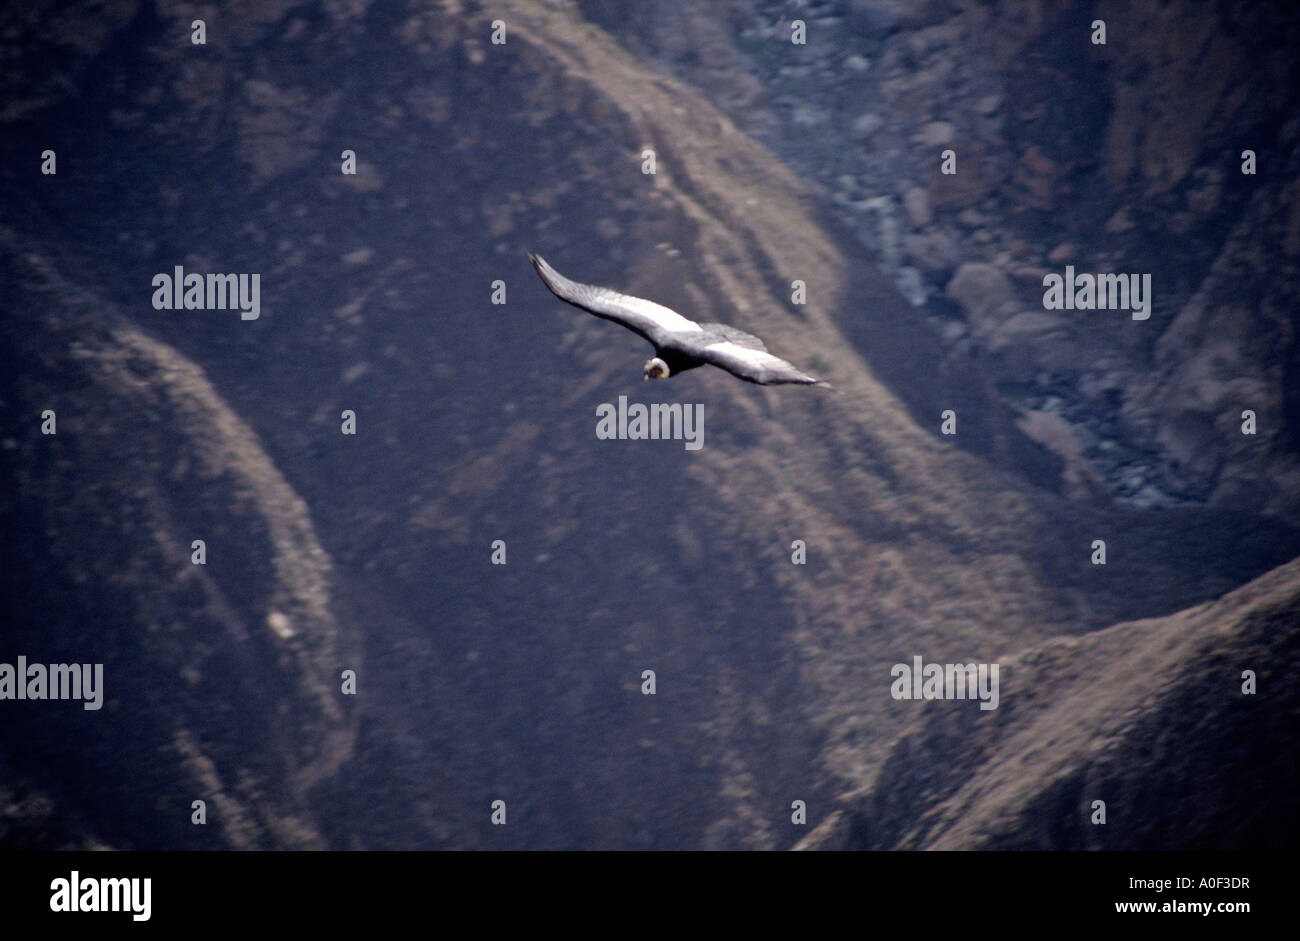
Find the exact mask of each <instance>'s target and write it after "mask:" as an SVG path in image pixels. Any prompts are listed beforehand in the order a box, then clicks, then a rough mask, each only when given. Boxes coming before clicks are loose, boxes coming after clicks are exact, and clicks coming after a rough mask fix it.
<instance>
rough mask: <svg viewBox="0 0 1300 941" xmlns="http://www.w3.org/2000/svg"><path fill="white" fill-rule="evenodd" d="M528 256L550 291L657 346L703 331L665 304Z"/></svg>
mask: <svg viewBox="0 0 1300 941" xmlns="http://www.w3.org/2000/svg"><path fill="white" fill-rule="evenodd" d="M528 258H529V260H531V261H532V263H533V267H534V268H536V269H537V273H538V274H539V275H540V276H541V278H542V281H543V282H545V284H546V286H547V287H548V288H550V289H551V293H552V294H554V295H555V296H556V297H558V298H559V299H560V300H562V301H567V302H568V303H570V304H572V305H573V306H574V307H581V308H582V309H583V310H585V311H586V312H587V313H589V314H595V315H596V316H597V317H601V318H603V319H605V320H612V321H614V323H617V324H622V325H623V326H624V327H627V328H628V329H629V330H632V331H634V332H635V333H639V334H640V335H641V336H643V337H645V338H646V339H647V340H649V341H650V342H651V343H653V344H654V345H655V348H656V349H658V348H659V347H665V346H666V347H680V346H681V344H682V342H683V340H687V339H688V338H690V337H691V336H692V335H695V334H699V333H700V332H701V329H700V325H699V324H697V323H696V322H695V321H693V320H688V319H687V318H685V317H683V316H682V315H681V314H679V313H677V311H675V310H672V309H670V308H668V307H664V306H663V305H662V304H656V303H654V302H653V301H647V300H645V299H643V298H640V297H632V296H631V295H629V294H620V293H619V292H618V291H614V290H611V289H610V288H602V287H598V286H596V285H593V284H579V283H578V282H577V281H570V280H569V279H568V278H566V277H565V276H564V275H562V274H560V273H559V272H558V271H556V270H555V269H554V268H552V267H551V266H550V265H548V264H547V263H546V261H545V260H544V259H542V258H541V257H539V256H537V255H534V254H532V253H531V252H530V253H529V255H528Z"/></svg>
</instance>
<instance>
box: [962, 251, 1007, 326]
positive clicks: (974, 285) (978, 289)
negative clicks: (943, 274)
mask: <svg viewBox="0 0 1300 941" xmlns="http://www.w3.org/2000/svg"><path fill="white" fill-rule="evenodd" d="M947 293H948V296H949V297H950V298H952V300H953V301H954V302H956V303H957V305H958V306H959V307H961V309H962V310H963V311H965V312H966V313H967V315H973V314H978V313H982V312H985V311H991V310H994V309H995V308H997V307H1000V306H1002V305H1003V304H1005V303H1007V302H1008V301H1012V300H1014V299H1015V288H1014V286H1013V285H1012V283H1011V279H1010V278H1008V277H1007V276H1006V273H1005V272H1003V271H1002V270H1001V269H1000V268H995V267H993V266H992V265H986V264H981V263H968V264H965V265H962V266H961V267H960V268H958V269H957V273H956V274H954V275H953V276H952V280H951V281H949V282H948V288H947Z"/></svg>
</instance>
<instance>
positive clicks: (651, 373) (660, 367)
mask: <svg viewBox="0 0 1300 941" xmlns="http://www.w3.org/2000/svg"><path fill="white" fill-rule="evenodd" d="M645 377H646V378H647V379H667V378H668V364H667V363H665V362H664V361H663V360H662V359H660V358H659V357H658V356H652V357H650V358H649V359H648V360H646V362H645Z"/></svg>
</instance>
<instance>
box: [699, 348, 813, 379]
mask: <svg viewBox="0 0 1300 941" xmlns="http://www.w3.org/2000/svg"><path fill="white" fill-rule="evenodd" d="M698 355H699V358H700V359H702V360H704V361H705V362H706V363H712V364H713V365H714V366H720V367H721V368H723V369H725V370H726V371H727V372H729V373H731V374H732V375H733V376H738V377H739V378H741V379H744V380H745V381H746V382H756V383H758V384H759V385H761V386H772V385H778V384H780V383H796V384H798V385H817V384H818V383H820V382H821V380H820V379H814V378H813V377H812V376H810V375H808V374H807V373H804V372H800V371H799V369H798V368H797V367H796V366H795V365H794V364H793V363H787V362H786V361H785V360H783V359H782V358H781V357H779V356H773V355H772V354H771V353H769V352H768V351H767V350H766V349H755V348H754V347H752V346H741V345H740V344H738V343H734V342H732V341H731V340H719V341H718V342H716V343H710V344H709V345H708V346H706V347H705V348H704V350H703V351H702V352H701V353H699V354H698Z"/></svg>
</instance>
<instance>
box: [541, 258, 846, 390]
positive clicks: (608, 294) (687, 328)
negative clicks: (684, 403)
mask: <svg viewBox="0 0 1300 941" xmlns="http://www.w3.org/2000/svg"><path fill="white" fill-rule="evenodd" d="M528 257H529V259H530V260H531V261H532V263H533V267H534V268H536V269H537V273H538V274H539V275H541V278H542V281H544V282H545V283H546V286H547V287H548V288H550V289H551V293H552V294H554V295H555V296H556V297H558V298H559V299H560V300H562V301H568V302H569V303H570V304H572V305H573V306H574V307H581V308H582V309H583V310H585V311H587V313H589V314H595V315H596V316H597V317H601V318H603V319H605V320H612V321H614V322H615V323H617V324H622V325H623V326H624V327H627V328H628V329H629V330H631V331H633V332H635V333H639V334H640V335H641V336H643V337H645V338H646V339H647V340H649V341H650V343H651V344H652V345H653V346H654V348H655V355H654V356H652V357H650V359H649V360H647V361H646V364H645V378H647V379H667V378H668V377H669V376H675V375H677V374H678V373H679V372H685V371H686V370H688V369H694V368H695V367H696V366H703V365H704V364H705V363H711V364H712V365H714V366H720V367H722V368H723V369H725V370H726V371H727V372H729V373H731V374H732V375H733V376H737V377H739V378H741V379H744V380H745V381H746V382H756V383H758V384H759V385H776V384H777V383H781V382H795V383H800V384H802V385H812V384H814V383H818V382H821V380H820V379H814V378H813V377H812V376H809V375H806V374H804V373H802V372H800V371H799V370H798V369H796V368H795V367H794V366H793V365H791V364H790V363H787V362H786V361H785V360H783V359H781V358H780V357H778V356H773V355H772V354H771V353H769V352H768V351H767V347H766V346H764V345H763V341H762V340H760V339H759V338H758V337H756V336H752V335H750V334H748V333H746V332H745V331H743V330H737V329H736V328H735V327H729V326H727V325H726V324H723V323H696V322H695V321H694V320H690V319H688V318H686V317H683V316H682V315H681V314H679V313H677V311H675V310H671V309H669V308H667V307H664V306H663V305H662V304H656V303H655V302H654V301H647V300H644V299H642V298H639V297H631V296H630V295H627V294H620V293H619V292H618V291H614V290H611V289H610V288H602V287H597V286H595V285H592V284H579V283H578V282H577V281H570V280H569V279H568V278H566V277H565V276H564V275H562V274H560V273H559V272H558V271H556V270H555V269H554V268H552V267H551V266H550V265H548V264H547V263H546V261H545V260H544V259H542V258H540V257H538V256H537V255H534V254H532V253H531V252H529V254H528Z"/></svg>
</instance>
